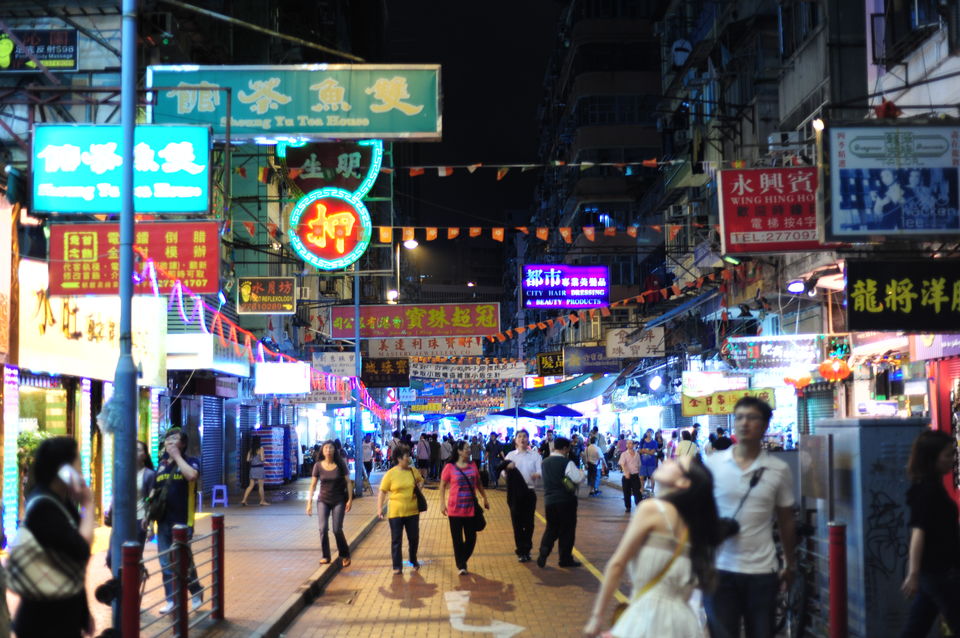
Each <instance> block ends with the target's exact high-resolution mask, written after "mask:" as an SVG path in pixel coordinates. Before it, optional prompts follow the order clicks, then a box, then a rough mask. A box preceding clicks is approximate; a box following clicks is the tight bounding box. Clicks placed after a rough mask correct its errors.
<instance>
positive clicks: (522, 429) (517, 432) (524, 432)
mask: <svg viewBox="0 0 960 638" xmlns="http://www.w3.org/2000/svg"><path fill="white" fill-rule="evenodd" d="M521 434H526V435H527V438H528V439H529V438H530V433H529V432H527V428H520V429H519V430H517V431H516V432H514V433H513V438H517V437H518V436H520V435H521Z"/></svg>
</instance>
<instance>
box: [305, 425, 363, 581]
mask: <svg viewBox="0 0 960 638" xmlns="http://www.w3.org/2000/svg"><path fill="white" fill-rule="evenodd" d="M320 454H321V456H320V460H319V461H317V463H316V464H315V465H314V466H313V478H312V479H311V480H310V491H309V492H308V494H307V516H311V515H313V492H314V490H316V489H317V483H318V482H319V483H320V491H319V492H318V493H317V517H318V518H319V519H320V551H321V552H322V554H323V557H322V558H321V559H320V564H321V565H328V564H329V563H330V560H331V557H330V540H329V538H328V537H327V531H328V530H329V529H330V527H331V523H330V519H331V518H332V519H333V524H332V527H333V538H334V540H336V542H337V553H338V554H339V555H340V563H341V564H342V565H343V566H344V567H348V566H349V565H350V545H349V544H348V543H347V537H346V536H345V535H344V533H343V516H344V514H346V513H347V512H349V511H350V507H351V506H352V505H353V480H352V479H351V478H350V473H349V471H348V469H347V463H346V462H345V461H344V460H343V458H342V457H341V456H340V453H339V452H338V451H337V448H336V447H335V446H334V444H333V441H326V442H325V443H324V444H323V447H322V448H320Z"/></svg>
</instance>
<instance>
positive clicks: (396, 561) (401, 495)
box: [377, 445, 427, 574]
mask: <svg viewBox="0 0 960 638" xmlns="http://www.w3.org/2000/svg"><path fill="white" fill-rule="evenodd" d="M395 452H396V459H397V464H396V465H394V466H393V467H392V468H390V469H389V470H388V471H387V473H386V474H384V475H383V478H382V479H380V492H379V493H378V494H377V514H378V516H379V517H380V519H381V520H382V519H383V503H384V501H385V500H386V501H387V520H388V521H389V523H390V554H391V557H392V558H393V573H394V574H401V573H403V553H402V547H403V533H404V531H406V533H407V542H408V543H409V546H410V555H409V558H410V564H411V565H413V569H414V570H419V569H420V563H418V562H417V548H418V546H419V545H420V512H424V511H426V509H427V504H426V500H425V499H424V497H423V494H422V493H421V492H420V484H421V483H423V476H422V475H421V474H420V473H419V472H417V471H416V470H414V469H413V466H412V464H411V462H410V461H411V457H410V446H408V445H398V446H397V447H396V450H395Z"/></svg>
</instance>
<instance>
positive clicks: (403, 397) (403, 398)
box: [397, 388, 417, 403]
mask: <svg viewBox="0 0 960 638" xmlns="http://www.w3.org/2000/svg"><path fill="white" fill-rule="evenodd" d="M397 399H398V400H399V401H400V403H413V402H414V401H416V400H417V391H416V390H414V389H413V388H397Z"/></svg>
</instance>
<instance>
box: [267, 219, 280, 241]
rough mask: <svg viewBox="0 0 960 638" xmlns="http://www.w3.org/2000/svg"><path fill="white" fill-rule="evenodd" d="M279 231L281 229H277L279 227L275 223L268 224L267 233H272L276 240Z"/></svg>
mask: <svg viewBox="0 0 960 638" xmlns="http://www.w3.org/2000/svg"><path fill="white" fill-rule="evenodd" d="M278 230H279V228H278V227H277V225H276V224H275V223H273V222H267V232H268V233H270V236H271V237H274V238H276V236H277V231H278Z"/></svg>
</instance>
